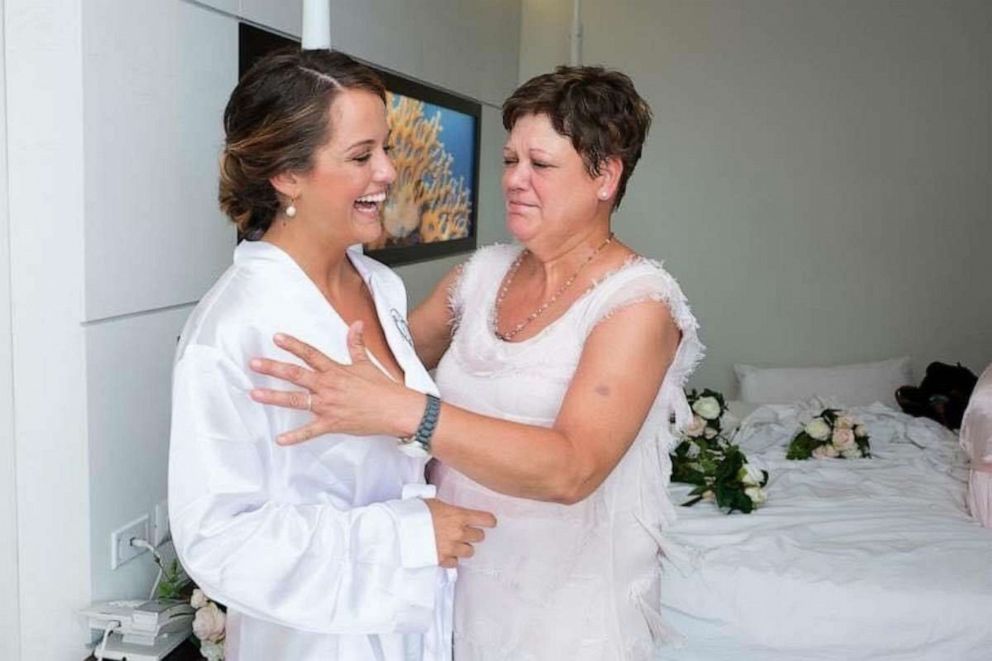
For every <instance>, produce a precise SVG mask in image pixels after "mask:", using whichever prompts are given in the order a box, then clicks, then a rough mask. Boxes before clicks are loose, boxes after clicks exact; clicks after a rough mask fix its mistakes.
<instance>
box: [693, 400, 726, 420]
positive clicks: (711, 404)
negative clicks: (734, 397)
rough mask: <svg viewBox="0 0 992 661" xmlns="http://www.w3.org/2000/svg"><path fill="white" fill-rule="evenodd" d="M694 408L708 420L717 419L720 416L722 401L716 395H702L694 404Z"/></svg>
mask: <svg viewBox="0 0 992 661" xmlns="http://www.w3.org/2000/svg"><path fill="white" fill-rule="evenodd" d="M692 410H693V411H695V412H696V413H698V414H699V415H700V416H702V417H703V418H706V419H707V420H716V419H717V418H719V417H720V402H718V401H717V400H716V397H700V398H699V399H697V400H696V403H695V404H693V405H692Z"/></svg>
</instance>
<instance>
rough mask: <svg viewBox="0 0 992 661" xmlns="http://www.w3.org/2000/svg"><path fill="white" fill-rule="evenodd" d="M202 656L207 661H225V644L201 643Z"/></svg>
mask: <svg viewBox="0 0 992 661" xmlns="http://www.w3.org/2000/svg"><path fill="white" fill-rule="evenodd" d="M200 655H201V656H203V658H204V659H206V660H207V661H224V644H223V643H215V642H212V641H209V640H207V641H203V642H201V643H200Z"/></svg>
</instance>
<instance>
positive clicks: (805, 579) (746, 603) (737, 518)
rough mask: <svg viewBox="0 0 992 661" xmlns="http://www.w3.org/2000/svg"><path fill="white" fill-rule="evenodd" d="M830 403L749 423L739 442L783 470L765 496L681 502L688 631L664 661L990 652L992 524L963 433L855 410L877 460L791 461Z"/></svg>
mask: <svg viewBox="0 0 992 661" xmlns="http://www.w3.org/2000/svg"><path fill="white" fill-rule="evenodd" d="M828 403H829V402H823V401H817V400H812V401H807V402H805V403H802V404H792V405H772V406H762V407H761V408H758V409H757V410H756V411H754V413H752V414H751V415H749V416H748V417H747V418H745V419H744V421H743V423H742V425H741V428H740V431H739V432H738V434H737V436H736V438H735V439H734V440H735V442H737V443H738V444H739V445H740V446H741V448H742V449H743V450H744V452H745V453H746V454H747V455H748V457H749V458H750V459H751V460H752V461H753V462H754V463H757V464H759V465H761V466H762V467H764V468H766V469H767V470H768V471H769V472H770V474H771V479H770V482H769V484H768V487H767V491H768V497H769V500H768V503H767V504H766V505H765V506H764V507H762V508H761V509H759V510H757V511H756V512H755V513H753V514H750V515H741V514H734V515H732V516H728V515H726V514H722V513H720V512H718V511H717V510H716V508H715V507H714V506H713V505H711V504H709V503H700V504H698V505H696V506H694V507H691V508H682V507H680V508H678V510H679V520H678V522H677V523H675V525H673V526H672V527H671V528H670V530H669V533H668V536H667V538H668V541H669V542H670V548H669V549H668V553H667V557H666V558H665V559H664V560H663V564H662V570H663V579H662V606H663V610H664V614H665V617H666V619H667V620H668V623H669V624H670V625H671V627H672V628H673V629H675V630H676V631H677V632H679V633H680V634H681V636H683V637H684V642H683V643H682V644H681V646H668V647H666V648H664V649H663V650H662V651H661V653H660V654H659V656H658V658H659V659H667V660H672V661H723V660H728V661H729V660H731V659H733V660H734V661H802V660H807V659H809V660H815V659H838V660H843V661H857V660H861V659H879V660H881V659H884V660H887V661H903V660H904V661H930V660H932V661H970V660H975V661H978V660H983V661H985V660H988V659H992V531H990V530H989V529H986V528H983V527H981V526H980V525H979V524H978V523H977V522H976V521H975V520H974V519H972V518H971V517H970V516H969V515H968V512H967V509H966V505H965V485H966V484H967V480H968V461H967V457H966V456H965V454H964V453H963V451H962V450H961V449H960V447H959V444H958V440H957V436H956V435H955V434H954V433H952V432H950V431H948V430H946V429H944V428H943V427H941V426H939V425H938V424H937V423H935V422H933V421H930V420H927V419H921V418H912V417H910V416H907V415H905V414H903V413H900V412H897V411H895V410H893V409H890V408H888V407H886V406H884V405H881V404H875V405H872V406H867V407H855V408H851V409H849V410H851V411H852V412H853V414H854V415H855V416H856V417H857V418H859V419H860V420H861V421H862V422H863V423H864V424H865V425H867V427H868V430H869V433H870V435H871V450H872V453H873V455H874V457H873V458H871V459H846V460H838V459H824V460H809V461H787V460H786V459H785V448H786V445H787V443H788V441H789V439H790V438H791V436H792V434H793V433H794V432H795V431H796V430H797V429H798V428H799V424H800V420H802V419H803V418H804V416H809V415H811V414H815V413H818V412H819V410H821V409H822V408H823V407H824V405H825V404H828ZM688 491H689V487H688V486H685V485H676V484H673V485H672V487H671V496H672V498H673V500H674V501H675V502H676V503H681V502H684V501H685V500H686V499H687V496H686V494H687V493H688Z"/></svg>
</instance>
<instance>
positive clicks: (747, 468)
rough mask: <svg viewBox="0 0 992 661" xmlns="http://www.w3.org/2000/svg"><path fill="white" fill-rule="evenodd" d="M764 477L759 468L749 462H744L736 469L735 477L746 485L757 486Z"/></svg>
mask: <svg viewBox="0 0 992 661" xmlns="http://www.w3.org/2000/svg"><path fill="white" fill-rule="evenodd" d="M764 478H765V475H764V473H762V472H761V470H759V469H757V468H755V467H754V466H752V465H751V464H744V465H743V466H741V469H740V470H739V471H737V479H738V480H740V481H741V484H743V485H744V486H746V487H758V486H761V481H762V480H763V479H764Z"/></svg>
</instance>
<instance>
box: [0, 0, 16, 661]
mask: <svg viewBox="0 0 992 661" xmlns="http://www.w3.org/2000/svg"><path fill="white" fill-rule="evenodd" d="M3 17H4V3H3V2H2V1H0V26H2V25H3V22H4V19H3ZM4 51H5V48H4V37H3V30H2V29H0V594H2V595H4V596H5V598H4V599H2V600H0V658H4V659H16V658H17V657H18V655H19V654H20V652H19V651H18V650H19V649H20V646H21V640H20V594H19V590H18V587H17V483H16V482H15V477H16V470H15V467H14V462H15V460H16V458H17V453H16V451H15V447H14V390H13V386H14V376H13V364H12V361H11V335H10V223H9V222H8V214H7V110H6V106H7V100H6V96H7V86H6V82H5V69H6V66H5V65H6V58H5V53H4Z"/></svg>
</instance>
